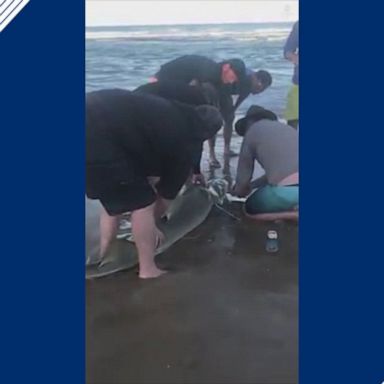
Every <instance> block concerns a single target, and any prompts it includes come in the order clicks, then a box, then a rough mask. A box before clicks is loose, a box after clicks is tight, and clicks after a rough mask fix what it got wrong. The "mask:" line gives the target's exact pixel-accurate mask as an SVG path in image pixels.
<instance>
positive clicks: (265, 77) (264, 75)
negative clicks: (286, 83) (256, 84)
mask: <svg viewBox="0 0 384 384" xmlns="http://www.w3.org/2000/svg"><path fill="white" fill-rule="evenodd" d="M255 75H256V76H257V78H258V79H259V80H260V81H261V82H262V83H263V85H264V87H265V88H267V87H269V86H270V85H271V84H272V76H271V74H270V73H269V72H268V71H264V70H263V69H260V70H258V71H257V72H255Z"/></svg>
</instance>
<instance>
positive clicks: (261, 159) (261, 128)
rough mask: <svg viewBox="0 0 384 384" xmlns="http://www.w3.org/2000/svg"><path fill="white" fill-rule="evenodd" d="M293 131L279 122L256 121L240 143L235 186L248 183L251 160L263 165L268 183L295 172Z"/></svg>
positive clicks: (296, 148)
mask: <svg viewBox="0 0 384 384" xmlns="http://www.w3.org/2000/svg"><path fill="white" fill-rule="evenodd" d="M298 141H299V140H298V133H297V131H296V130H295V129H294V128H292V127H290V126H289V125H287V124H283V123H280V122H279V121H272V120H265V119H264V120H260V121H258V122H256V123H254V124H252V125H251V127H250V128H249V129H248V130H247V132H246V134H245V136H244V140H243V143H242V146H241V151H240V157H239V163H238V167H237V176H236V185H237V186H238V187H246V186H248V185H249V183H250V181H251V178H252V174H253V169H254V166H255V160H256V161H257V162H258V163H259V164H260V165H261V166H262V167H263V169H264V171H265V174H266V177H267V180H268V183H269V184H272V185H276V184H278V183H279V182H280V181H282V180H283V179H285V178H286V177H288V176H290V175H292V174H294V173H296V172H298V171H299V148H298V146H299V142H298Z"/></svg>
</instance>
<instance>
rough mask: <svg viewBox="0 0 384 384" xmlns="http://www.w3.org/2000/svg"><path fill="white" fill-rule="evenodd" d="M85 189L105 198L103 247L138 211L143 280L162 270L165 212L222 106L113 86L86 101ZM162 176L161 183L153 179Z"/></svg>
mask: <svg viewBox="0 0 384 384" xmlns="http://www.w3.org/2000/svg"><path fill="white" fill-rule="evenodd" d="M86 120H87V121H86V194H87V196H88V197H89V198H91V199H98V200H100V202H101V204H102V205H103V207H104V210H105V211H104V212H103V213H102V215H101V218H100V237H101V238H100V252H101V256H103V255H104V254H105V252H106V251H107V249H108V246H109V244H110V243H111V241H112V240H113V239H114V238H115V236H116V231H117V227H118V222H119V217H120V215H121V214H123V213H126V212H132V216H131V217H132V233H133V237H134V240H135V244H136V247H137V249H138V254H139V263H140V272H139V276H140V277H141V278H150V277H157V276H159V275H161V274H162V273H164V271H161V270H160V269H158V268H157V267H156V264H155V262H154V255H155V249H156V246H157V245H158V243H159V241H160V240H161V237H162V234H161V233H160V231H159V230H158V229H157V227H156V224H155V220H156V217H159V216H161V215H162V214H163V213H164V211H165V209H166V208H167V206H168V205H169V202H170V200H173V199H174V198H175V197H176V195H177V194H178V192H179V190H180V189H181V187H182V186H183V184H184V182H185V181H186V179H187V178H188V176H189V174H190V172H191V169H192V166H193V162H194V158H195V157H196V152H199V151H200V150H201V143H202V142H203V141H204V140H206V139H208V138H210V137H212V136H213V135H214V134H215V133H216V132H217V131H218V130H219V129H220V127H221V124H222V119H221V116H220V113H219V112H218V110H217V109H216V108H214V107H211V106H206V105H203V106H198V107H192V106H188V105H185V104H182V103H177V102H170V101H167V100H165V99H163V98H160V97H156V96H151V95H143V94H138V93H132V92H129V91H124V90H119V89H114V90H101V91H96V92H91V93H89V94H88V95H87V101H86ZM154 178H156V179H157V181H156V182H153V180H155V179H154Z"/></svg>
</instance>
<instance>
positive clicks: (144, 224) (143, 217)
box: [132, 203, 166, 279]
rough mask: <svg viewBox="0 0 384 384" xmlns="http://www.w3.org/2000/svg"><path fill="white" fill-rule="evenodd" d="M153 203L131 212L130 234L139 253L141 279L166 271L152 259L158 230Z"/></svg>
mask: <svg viewBox="0 0 384 384" xmlns="http://www.w3.org/2000/svg"><path fill="white" fill-rule="evenodd" d="M155 205H156V203H153V204H151V205H149V206H148V207H144V208H141V209H137V210H136V211H133V212H132V234H133V238H134V240H135V244H136V247H137V251H138V253H139V263H140V272H139V277H140V278H142V279H148V278H154V277H158V276H161V275H162V274H164V273H166V272H165V271H162V270H161V269H159V268H157V266H156V264H155V260H154V259H155V249H156V245H157V242H158V232H159V231H158V229H157V228H156V225H155V216H154V213H155Z"/></svg>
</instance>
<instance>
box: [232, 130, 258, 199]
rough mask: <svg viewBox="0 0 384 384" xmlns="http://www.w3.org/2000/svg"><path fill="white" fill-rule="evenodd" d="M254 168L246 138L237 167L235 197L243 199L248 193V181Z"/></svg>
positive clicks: (252, 157) (253, 160)
mask: <svg viewBox="0 0 384 384" xmlns="http://www.w3.org/2000/svg"><path fill="white" fill-rule="evenodd" d="M254 167H255V159H254V156H253V153H252V151H251V148H250V146H249V144H248V142H247V138H246V137H245V139H244V140H243V144H242V145H241V151H240V155H239V163H238V165H237V175H236V184H235V187H234V190H233V193H234V194H235V195H236V196H240V197H244V196H246V195H247V194H248V193H249V192H250V189H251V188H250V181H251V179H252V175H253V169H254Z"/></svg>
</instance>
